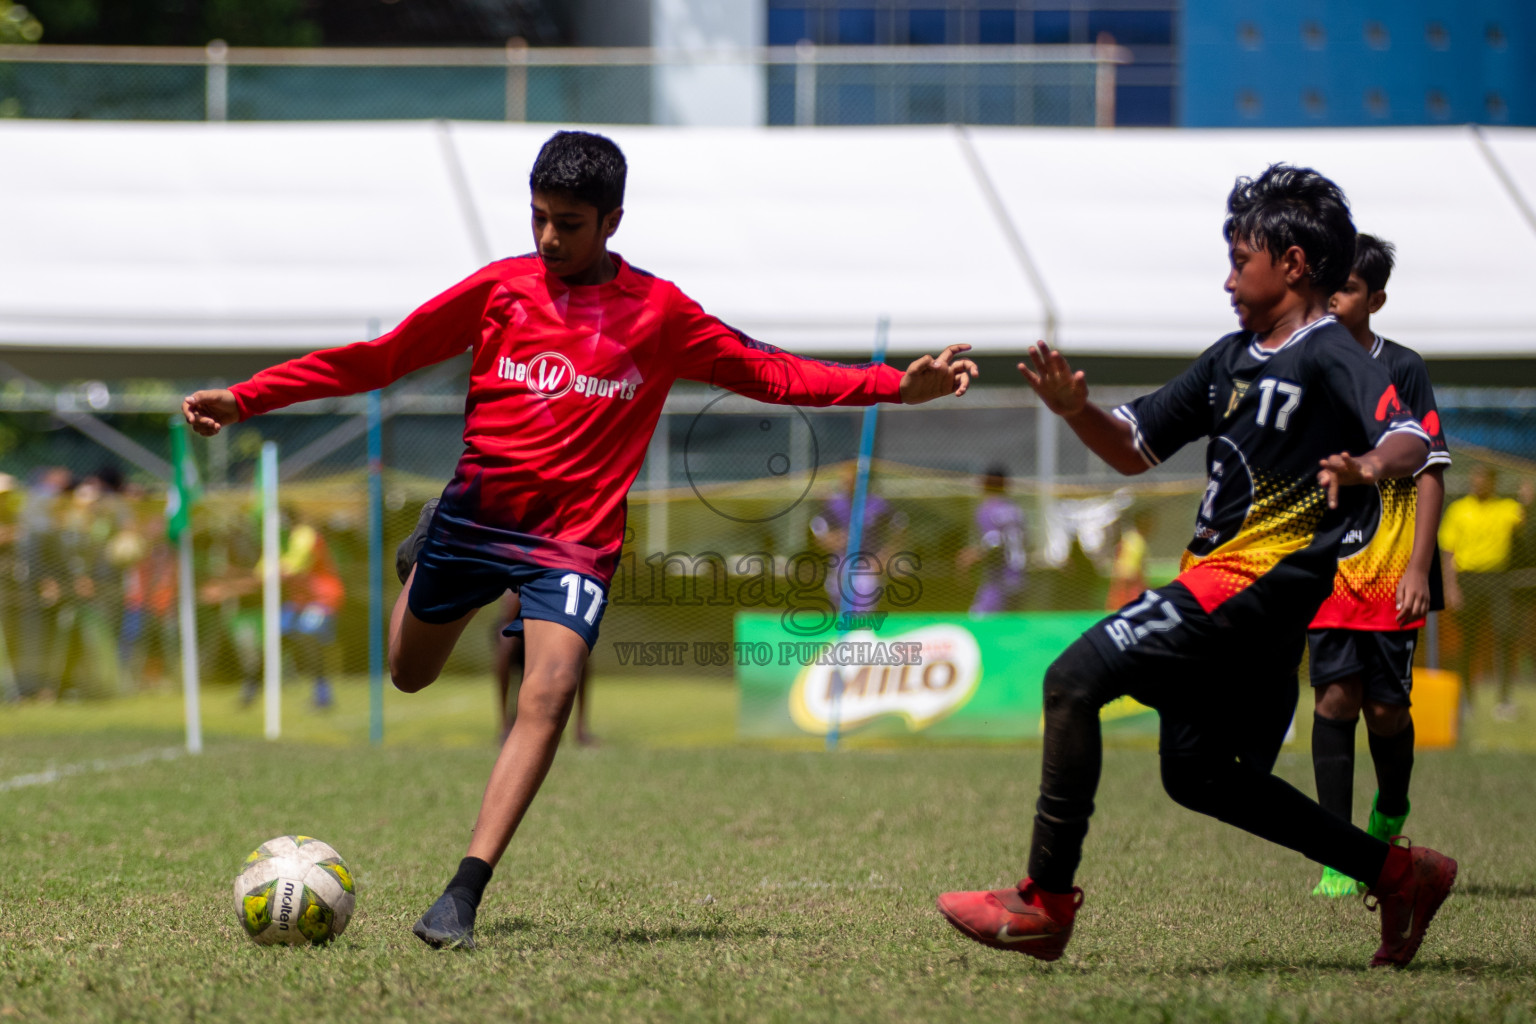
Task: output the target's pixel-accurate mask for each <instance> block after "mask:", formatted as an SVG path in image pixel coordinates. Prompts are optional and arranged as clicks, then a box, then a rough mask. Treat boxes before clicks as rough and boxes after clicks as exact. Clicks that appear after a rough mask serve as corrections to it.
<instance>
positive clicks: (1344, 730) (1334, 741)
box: [1312, 711, 1374, 821]
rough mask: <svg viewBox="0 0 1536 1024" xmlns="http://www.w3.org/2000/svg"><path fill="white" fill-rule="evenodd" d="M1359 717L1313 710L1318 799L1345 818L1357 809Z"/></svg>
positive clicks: (1328, 808)
mask: <svg viewBox="0 0 1536 1024" xmlns="http://www.w3.org/2000/svg"><path fill="white" fill-rule="evenodd" d="M1359 721H1360V719H1359V716H1356V717H1354V718H1351V719H1350V720H1349V721H1347V722H1346V721H1341V720H1340V719H1337V718H1325V717H1323V716H1322V715H1320V714H1318V713H1317V712H1315V711H1314V712H1313V713H1312V775H1313V778H1314V779H1315V780H1316V782H1317V802H1318V803H1319V804H1321V805H1322V808H1323V810H1325V811H1327V812H1328V813H1330V814H1333V815H1335V816H1337V817H1340V818H1343V819H1344V820H1345V821H1349V820H1350V816H1351V815H1352V814H1353V813H1354V804H1355V800H1354V798H1355V723H1357V722H1359ZM1372 740H1373V742H1374V737H1372Z"/></svg>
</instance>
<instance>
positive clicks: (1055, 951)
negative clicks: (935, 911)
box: [938, 878, 1083, 960]
mask: <svg viewBox="0 0 1536 1024" xmlns="http://www.w3.org/2000/svg"><path fill="white" fill-rule="evenodd" d="M938 905H939V912H940V913H941V914H943V915H944V916H945V917H946V918H947V919H948V920H949V923H950V924H952V925H954V926H955V927H956V928H958V929H960V932H961V934H963V935H965V936H966V937H967V938H970V939H975V940H976V941H977V942H979V943H981V944H982V945H983V946H991V947H992V948H993V949H1010V950H1013V951H1014V952H1015V953H1023V954H1024V955H1025V956H1032V957H1034V958H1035V959H1036V960H1059V959H1061V954H1062V952H1063V951H1064V950H1065V949H1066V948H1067V942H1068V941H1069V940H1070V939H1071V938H1072V922H1073V921H1074V920H1075V919H1076V917H1077V908H1078V907H1080V906H1082V905H1083V890H1081V889H1078V888H1076V887H1074V888H1073V889H1072V891H1071V892H1066V893H1053V892H1045V891H1044V890H1042V889H1040V888H1039V887H1038V886H1036V885H1035V883H1034V882H1032V881H1030V880H1029V879H1028V878H1026V879H1024V880H1023V881H1022V882H1020V883H1019V884H1018V885H1016V886H1014V887H1013V888H1011V889H993V890H992V891H990V892H947V893H945V894H944V895H942V896H940V897H939V899H938Z"/></svg>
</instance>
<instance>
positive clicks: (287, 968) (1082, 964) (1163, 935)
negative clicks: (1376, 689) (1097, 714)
mask: <svg viewBox="0 0 1536 1024" xmlns="http://www.w3.org/2000/svg"><path fill="white" fill-rule="evenodd" d="M652 687H654V684H645V685H639V684H636V685H633V686H631V685H607V686H604V685H599V686H598V687H597V690H596V693H595V695H594V713H595V718H594V724H595V726H596V727H597V729H598V731H599V732H600V733H601V734H603V735H604V736H605V738H606V739H607V740H608V741H609V742H608V744H607V745H606V746H604V747H602V748H599V749H596V750H583V749H576V748H571V749H566V750H564V751H563V752H562V754H561V756H560V758H559V759H558V760H557V761H556V764H555V769H554V771H553V772H552V774H551V776H550V779H549V781H548V783H547V784H546V786H545V790H544V792H543V794H541V796H540V798H539V800H538V801H537V802H536V803H535V804H534V807H533V810H532V811H531V813H530V815H529V817H528V819H527V821H526V823H525V825H524V828H523V830H522V832H521V834H520V835H519V836H518V837H517V838H516V840H515V841H514V843H513V846H512V848H511V850H510V851H509V853H508V855H507V858H506V859H505V860H504V861H503V863H502V866H501V868H500V869H499V871H498V872H497V876H496V878H495V880H494V881H493V882H492V885H491V888H490V889H489V890H488V892H487V899H486V904H485V906H484V908H483V911H482V915H481V918H480V924H479V928H478V934H479V939H480V942H481V948H480V949H479V950H477V951H475V952H473V953H437V952H433V951H431V950H429V949H427V948H426V947H425V946H423V945H421V944H420V943H419V942H417V940H416V939H415V938H414V937H412V936H411V935H410V934H409V930H408V929H409V926H410V924H411V922H412V921H413V920H414V919H415V918H416V916H417V915H418V914H419V913H420V912H421V911H422V910H423V909H424V908H425V907H426V905H427V904H428V903H429V902H430V901H431V900H432V899H433V898H434V897H435V896H436V894H437V892H438V891H439V890H440V888H441V886H442V885H443V883H444V882H445V881H446V879H447V876H448V875H449V874H450V873H451V871H452V869H453V866H454V865H455V863H456V862H457V860H458V858H459V857H460V856H461V855H462V850H463V847H464V845H465V843H466V842H467V839H468V831H469V825H470V823H471V822H472V821H473V818H474V813H475V808H476V805H477V803H478V798H479V793H480V788H481V785H482V784H483V782H484V778H485V775H486V772H487V771H488V769H489V766H490V762H491V760H492V758H493V756H494V748H493V746H492V744H491V742H490V734H491V732H492V731H493V728H492V726H491V724H490V714H489V709H488V708H485V707H480V708H479V710H476V707H475V706H473V704H472V701H474V700H480V699H481V698H485V696H486V693H485V690H486V688H483V687H480V686H474V685H471V684H470V683H467V682H466V683H464V684H462V685H460V686H453V685H449V686H445V687H444V688H443V690H442V692H441V693H440V694H439V695H438V696H436V697H433V698H431V699H427V694H423V695H421V698H423V700H422V701H421V702H419V703H418V704H417V705H416V715H415V717H414V718H412V717H410V716H408V715H407V714H406V708H407V707H408V706H405V707H402V708H400V709H398V711H399V715H398V716H397V717H395V718H392V719H391V740H392V745H388V746H386V747H385V748H383V749H372V748H369V747H367V746H366V745H365V744H364V743H363V742H362V739H364V738H365V737H366V717H363V718H362V723H363V727H362V729H361V730H358V729H355V728H351V727H348V728H347V729H339V728H336V724H335V723H336V721H337V720H339V719H340V717H341V716H345V715H348V714H358V713H360V712H359V709H358V708H348V707H347V706H346V705H345V703H344V705H343V707H342V708H341V709H340V714H339V715H338V716H337V718H336V719H332V720H331V721H332V725H331V726H330V727H329V728H331V729H332V732H333V733H335V734H339V735H343V736H344V738H345V739H346V741H347V742H349V743H351V745H350V746H348V745H343V744H342V741H339V740H338V741H333V742H297V741H292V740H285V741H283V742H281V743H266V742H262V741H260V740H259V739H252V738H248V737H250V736H253V735H254V734H255V731H256V730H258V729H259V716H257V719H258V720H257V723H256V724H255V725H251V724H250V723H247V722H246V721H245V719H243V718H240V717H238V716H239V715H240V714H242V713H240V712H237V711H235V710H233V709H228V710H227V717H226V718H221V717H220V716H223V715H226V712H225V711H219V710H218V709H217V708H216V707H215V705H216V704H217V701H218V699H219V697H218V694H217V693H216V694H214V695H213V696H212V697H211V698H210V700H209V741H208V749H207V751H206V753H205V754H204V755H203V756H202V757H200V758H198V759H195V760H194V759H190V758H185V757H183V758H179V759H176V760H172V761H159V760H156V761H151V762H149V763H145V764H141V765H137V766H133V767H122V768H116V769H109V770H105V771H87V772H83V773H81V774H77V775H72V776H68V777H65V778H62V779H60V780H59V781H57V782H54V783H52V784H48V785H36V786H29V787H25V788H15V789H11V790H9V791H3V792H0V1024H3V1022H6V1021H9V1020H11V1019H18V1020H70V1021H74V1020H84V1021H98V1020H100V1021H106V1020H153V1021H157V1022H159V1021H164V1020H193V1019H198V1020H208V1019H214V1020H242V1021H243V1020H270V1021H285V1020H295V1021H297V1020H303V1021H314V1020H409V1021H412V1022H423V1021H426V1022H436V1021H459V1020H463V1021H481V1020H540V1021H548V1020H571V1021H576V1020H582V1021H585V1020H594V1019H603V1020H616V1021H628V1020H700V1021H737V1020H783V1021H818V1020H853V1021H863V1020H868V1021H882V1022H884V1021H890V1020H922V1021H951V1020H953V1021H972V1020H977V1019H982V1020H1006V1021H1013V1020H1042V1021H1044V1020H1051V1021H1056V1020H1084V1021H1105V1020H1107V1021H1169V1020H1188V1019H1194V1020H1211V1021H1252V1020H1263V1021H1355V1020H1361V1021H1376V1020H1380V1021H1412V1022H1414V1024H1418V1022H1421V1021H1440V1020H1445V1021H1451V1020H1476V1021H1479V1022H1495V1021H1497V1022H1504V1021H1525V1020H1532V1019H1536V981H1533V975H1536V951H1533V948H1532V943H1533V940H1536V846H1533V844H1532V842H1531V837H1532V836H1533V834H1536V800H1532V798H1531V779H1532V778H1533V777H1536V756H1533V755H1531V754H1526V753H1519V752H1496V753H1463V752H1456V753H1426V754H1421V755H1420V758H1419V762H1418V769H1417V772H1416V776H1415V787H1414V815H1413V818H1412V819H1410V823H1409V831H1410V833H1411V834H1412V835H1413V836H1414V837H1415V838H1416V839H1418V840H1420V841H1423V842H1430V843H1432V844H1434V845H1438V846H1441V847H1442V848H1443V849H1445V850H1446V851H1447V852H1450V853H1452V854H1453V855H1455V856H1457V857H1459V858H1460V859H1461V862H1462V873H1461V880H1460V882H1459V884H1458V888H1457V890H1456V891H1455V893H1454V894H1453V896H1452V898H1451V899H1450V900H1449V901H1448V902H1447V903H1446V905H1445V908H1444V909H1443V910H1442V911H1441V915H1440V916H1439V917H1438V918H1437V919H1436V922H1435V925H1434V927H1433V928H1432V929H1431V931H1430V935H1429V939H1428V941H1427V942H1426V944H1425V947H1424V950H1423V952H1422V953H1421V954H1420V956H1419V959H1418V961H1417V962H1416V963H1415V964H1414V966H1413V967H1412V968H1410V969H1409V970H1407V971H1404V972H1380V971H1369V970H1367V969H1366V968H1365V966H1364V965H1365V963H1366V961H1367V959H1368V958H1369V956H1370V953H1371V951H1372V950H1373V949H1374V948H1375V945H1376V941H1377V937H1376V932H1375V927H1376V918H1375V917H1374V916H1373V915H1371V914H1369V913H1367V912H1366V911H1365V910H1364V909H1363V908H1362V906H1361V905H1360V903H1359V902H1358V901H1339V902H1328V901H1323V900H1319V899H1314V898H1312V897H1310V896H1308V895H1307V893H1308V892H1309V891H1310V889H1311V886H1312V884H1313V882H1314V881H1315V880H1316V869H1315V868H1314V867H1313V866H1312V865H1310V864H1309V863H1307V862H1305V861H1303V860H1302V859H1301V858H1299V857H1297V856H1295V855H1292V854H1290V853H1288V852H1287V851H1284V850H1280V849H1277V848H1273V847H1270V846H1268V845H1266V844H1264V843H1262V842H1261V841H1259V840H1257V839H1254V838H1252V837H1250V836H1247V835H1246V834H1243V833H1240V832H1238V831H1236V830H1233V829H1230V828H1227V827H1225V826H1222V825H1220V824H1218V823H1216V822H1213V821H1209V820H1207V819H1204V818H1200V817H1198V816H1196V815H1194V814H1191V813H1189V812H1187V811H1184V810H1182V809H1180V808H1178V807H1176V806H1174V805H1173V804H1172V803H1171V802H1170V801H1169V800H1168V799H1167V798H1166V797H1165V796H1163V794H1162V793H1161V790H1160V788H1159V784H1158V781H1157V770H1156V768H1157V766H1156V758H1155V756H1154V755H1153V754H1151V753H1150V752H1147V751H1141V750H1111V751H1109V753H1108V755H1107V763H1106V767H1105V774H1104V783H1103V786H1102V789H1101V793H1100V800H1099V814H1098V815H1097V817H1096V818H1095V822H1094V828H1093V831H1092V832H1091V833H1090V836H1089V841H1088V845H1087V850H1086V856H1085V859H1084V863H1083V867H1082V871H1081V873H1080V878H1079V880H1080V882H1081V883H1082V884H1083V885H1084V886H1085V888H1086V889H1087V903H1086V904H1085V905H1084V908H1083V911H1082V914H1081V916H1080V917H1079V919H1078V921H1079V924H1078V931H1077V935H1076V937H1075V938H1074V940H1073V943H1072V945H1071V947H1070V948H1069V950H1068V952H1067V955H1066V957H1065V958H1064V959H1063V960H1062V961H1061V962H1060V963H1058V964H1055V965H1042V964H1037V963H1035V962H1034V961H1030V960H1027V959H1025V958H1023V957H1020V956H1016V955H1012V954H1007V953H999V952H994V951H992V950H988V949H984V948H982V947H979V946H976V945H973V944H971V943H968V942H967V941H965V940H964V939H962V938H961V937H960V936H959V935H958V934H956V933H954V932H953V931H952V930H950V929H949V927H948V926H947V925H945V924H944V923H943V922H942V920H941V919H940V918H939V917H938V915H937V913H936V912H935V911H934V909H933V897H934V896H935V895H936V894H937V893H938V892H940V891H942V890H944V889H948V888H956V887H967V888H969V887H982V886H987V887H990V886H995V885H1000V884H1005V883H1008V882H1011V881H1012V880H1014V879H1015V878H1016V877H1018V875H1019V874H1020V873H1022V871H1023V859H1024V856H1025V849H1026V844H1027V841H1028V835H1029V821H1030V816H1031V813H1032V809H1033V801H1034V789H1035V785H1036V782H1037V779H1038V771H1039V764H1038V762H1039V754H1038V750H1036V749H1033V748H1030V747H1024V746H1021V747H1011V748H1001V747H996V746H994V747H985V748H976V749H958V748H944V749H923V748H909V749H898V750H855V751H848V752H844V753H839V754H836V755H827V754H824V753H819V752H793V751H791V752H786V751H779V750H768V749H760V748H759V749H752V748H742V747H729V746H713V747H711V746H694V747H687V746H682V747H668V748H656V747H650V746H645V745H643V744H642V743H641V742H640V741H641V740H643V739H654V738H655V736H656V735H658V733H659V732H661V731H664V730H665V729H666V728H672V729H673V730H674V733H675V735H676V736H677V737H678V738H679V742H683V743H687V742H689V739H688V738H689V737H693V740H694V741H695V742H703V739H702V738H703V737H707V736H709V735H712V734H718V733H719V732H720V731H721V730H722V729H724V730H725V732H726V734H727V735H728V724H729V716H730V713H731V707H732V704H731V699H730V690H729V688H727V687H721V686H719V685H718V684H711V683H706V684H685V683H677V684H675V685H674V686H673V688H672V689H670V690H668V689H666V688H665V687H663V688H662V689H661V690H659V691H658V690H656V689H653V688H652ZM428 693H431V691H428ZM294 695H295V697H296V696H297V695H298V692H297V691H295V692H294ZM354 696H355V695H354ZM461 699H462V701H463V702H464V706H463V707H462V708H461V709H459V710H453V709H454V708H456V707H458V703H457V702H459V701H460V700H461ZM231 702H232V698H231ZM294 703H295V704H296V703H297V701H295V702H294ZM484 703H487V704H488V703H489V702H488V699H486V700H485V701H484ZM160 705H165V707H161V706H160ZM365 706H366V705H361V707H364V708H365ZM167 707H168V708H169V712H167V711H166V708H167ZM176 708H177V705H176V703H175V700H174V698H172V697H163V698H140V699H139V700H138V701H126V702H125V701H119V702H114V703H113V704H106V705H100V706H94V707H93V706H90V705H80V706H69V707H66V706H55V707H52V708H39V707H31V706H28V707H23V708H20V709H4V710H0V782H3V781H4V779H6V778H10V777H13V776H14V775H15V774H18V773H21V772H27V771H37V770H39V769H41V768H43V767H46V766H48V765H50V764H51V765H54V766H58V765H69V764H89V763H90V762H92V761H96V760H104V761H109V760H111V759H113V758H119V757H124V756H127V755H130V754H133V753H135V752H140V751H144V750H156V749H160V748H163V747H167V746H173V745H174V744H175V743H176V742H177V733H176V731H175V728H174V724H175V722H176V717H175V713H176ZM167 715H169V720H168V721H167ZM157 716H158V717H157ZM434 716H436V717H434ZM645 716H649V718H646V717H645ZM313 717H316V716H311V715H309V713H307V712H302V711H301V710H300V709H299V708H298V707H295V708H294V709H293V714H292V717H291V718H290V726H291V727H290V728H289V729H288V732H289V734H290V735H299V734H302V732H303V729H304V727H305V722H307V721H308V720H309V719H310V718H313ZM318 721H319V722H321V723H323V722H324V721H325V719H323V718H319V719H318ZM434 721H435V722H436V723H437V725H436V727H435V728H436V729H437V730H438V732H437V733H436V734H434V733H433V731H432V728H429V726H431V725H432V723H433V722H434ZM312 728H313V729H314V730H316V738H325V737H324V736H323V735H321V733H323V729H322V728H321V725H314V726H313V727H312ZM412 728H414V729H416V730H417V731H416V732H415V733H414V734H413V733H411V732H410V731H409V730H410V729H412ZM711 730H713V731H714V732H713V733H711ZM359 731H360V732H361V736H359V735H356V734H357V733H358V732H359ZM434 735H439V736H448V737H458V738H459V741H458V742H455V743H440V742H436V741H434V742H430V743H429V742H423V741H422V738H424V737H430V736H434ZM412 736H415V737H416V739H414V740H413V739H412ZM476 736H478V739H476V738H475V737H476ZM332 739H333V740H334V736H332ZM1362 753H1363V751H1362ZM1280 771H1281V773H1282V774H1284V775H1285V776H1286V777H1288V778H1290V779H1291V780H1292V781H1295V782H1298V784H1301V785H1303V788H1304V789H1306V790H1307V791H1310V784H1309V782H1307V780H1308V778H1309V776H1310V762H1309V760H1308V759H1307V756H1306V753H1305V751H1304V750H1294V751H1293V750H1288V751H1287V752H1286V753H1284V754H1283V755H1282V762H1281V765H1280ZM1360 782H1361V789H1360V793H1359V796H1358V798H1357V807H1359V808H1363V807H1364V806H1365V803H1366V801H1368V800H1369V796H1370V790H1369V789H1368V788H1367V780H1366V771H1365V769H1364V759H1363V758H1362V770H1361V772H1360ZM297 831H302V832H307V833H310V834H313V835H318V836H320V837H321V838H324V839H326V840H327V841H328V842H330V843H332V844H333V845H335V846H336V847H337V848H338V849H339V850H340V851H341V852H342V854H343V855H344V856H345V857H346V858H347V859H348V861H349V862H350V864H351V865H352V867H353V869H354V871H355V873H356V875H357V879H358V888H359V900H358V914H357V916H356V917H355V918H354V920H353V922H352V924H351V927H350V928H349V929H348V930H347V932H346V934H345V935H343V936H342V937H341V939H339V940H338V941H337V942H336V943H335V944H334V945H333V946H331V947H328V948H324V949H303V950H299V949H282V948H275V949H274V948H261V947H257V946H255V945H254V944H253V943H251V942H250V941H249V940H248V939H247V938H246V937H245V936H244V934H243V932H241V930H240V928H239V926H238V924H237V923H236V920H235V916H234V911H233V908H232V901H231V896H230V891H229V885H230V882H231V880H232V879H233V877H234V874H235V871H236V869H237V867H238V865H239V863H240V860H241V858H242V857H243V856H244V855H245V854H246V853H247V852H248V851H249V850H250V849H252V848H253V847H254V846H255V845H256V844H257V843H259V842H260V841H262V840H264V839H267V838H269V837H271V836H273V835H279V834H283V833H288V832H297Z"/></svg>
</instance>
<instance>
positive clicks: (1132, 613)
mask: <svg viewBox="0 0 1536 1024" xmlns="http://www.w3.org/2000/svg"><path fill="white" fill-rule="evenodd" d="M1183 621H1184V617H1183V616H1182V615H1180V614H1179V610H1178V609H1177V608H1175V607H1174V605H1173V602H1172V601H1170V600H1168V599H1167V598H1166V597H1164V596H1163V595H1162V594H1159V593H1158V592H1157V591H1155V590H1148V591H1147V592H1146V593H1144V594H1142V595H1141V599H1140V600H1139V601H1133V602H1132V603H1131V604H1128V605H1126V606H1125V607H1124V608H1122V609H1120V611H1119V612H1118V613H1117V614H1116V615H1115V616H1114V617H1113V618H1110V619H1109V620H1107V621H1106V622H1105V623H1104V632H1105V633H1106V634H1108V636H1109V639H1110V640H1111V641H1112V642H1113V643H1114V645H1115V646H1116V647H1117V648H1119V649H1120V650H1122V651H1125V650H1129V649H1130V648H1131V647H1134V646H1135V645H1136V644H1138V643H1140V642H1141V641H1142V640H1143V639H1145V638H1146V637H1147V636H1150V635H1151V634H1153V633H1166V632H1168V631H1169V630H1171V629H1173V628H1175V627H1176V626H1178V625H1179V624H1180V623H1182V622H1183Z"/></svg>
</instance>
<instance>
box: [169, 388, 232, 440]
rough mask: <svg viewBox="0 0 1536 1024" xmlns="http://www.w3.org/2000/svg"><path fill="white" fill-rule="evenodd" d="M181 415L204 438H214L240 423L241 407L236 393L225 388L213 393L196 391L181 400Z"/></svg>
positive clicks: (215, 390) (216, 389) (217, 389)
mask: <svg viewBox="0 0 1536 1024" xmlns="http://www.w3.org/2000/svg"><path fill="white" fill-rule="evenodd" d="M181 414H182V415H183V416H185V417H186V418H187V422H188V423H190V424H191V425H192V429H193V430H195V431H197V432H198V433H199V434H202V435H203V436H204V437H212V436H213V435H214V434H217V433H218V432H219V431H220V430H222V429H223V428H225V427H227V426H229V425H230V424H231V423H236V422H239V420H240V406H239V404H237V403H236V402H235V395H234V392H232V391H228V390H225V389H224V388H215V389H213V390H211V391H194V392H192V393H191V394H190V395H188V396H187V397H186V398H183V399H182V400H181Z"/></svg>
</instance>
